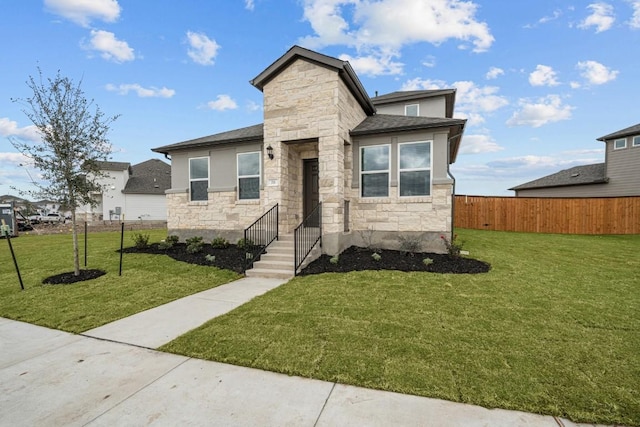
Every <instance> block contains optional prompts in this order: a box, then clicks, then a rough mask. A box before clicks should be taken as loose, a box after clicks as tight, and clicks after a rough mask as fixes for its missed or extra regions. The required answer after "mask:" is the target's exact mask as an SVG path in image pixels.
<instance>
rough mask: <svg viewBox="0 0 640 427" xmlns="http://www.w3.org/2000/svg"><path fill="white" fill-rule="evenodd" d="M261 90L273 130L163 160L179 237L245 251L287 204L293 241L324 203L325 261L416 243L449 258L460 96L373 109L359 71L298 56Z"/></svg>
mask: <svg viewBox="0 0 640 427" xmlns="http://www.w3.org/2000/svg"><path fill="white" fill-rule="evenodd" d="M251 84H252V85H253V86H254V87H255V88H257V89H258V90H260V91H261V92H263V106H264V122H263V123H260V124H257V125H254V126H249V127H245V128H242V129H235V130H230V131H228V132H223V133H218V134H214V135H209V136H204V137H202V138H197V139H192V140H188V141H184V142H179V143H176V144H171V145H166V146H162V147H158V148H154V149H153V151H155V152H158V153H163V154H165V156H167V157H170V158H171V168H172V173H171V188H170V189H169V190H167V206H168V218H167V226H168V229H169V233H170V234H176V235H178V236H180V237H181V238H183V239H184V238H186V237H190V236H203V237H205V238H209V239H210V238H212V237H217V236H223V237H225V238H228V239H229V240H231V241H233V242H235V241H236V240H237V239H238V238H240V237H241V236H242V235H243V234H242V233H243V230H244V229H245V228H246V227H248V226H249V225H251V224H252V223H253V222H254V221H255V220H256V219H257V218H259V217H260V216H261V215H263V214H264V213H265V212H266V211H267V210H269V209H270V208H272V207H273V206H275V205H276V203H277V204H278V211H279V215H278V220H279V221H278V222H279V224H278V229H279V233H280V234H290V233H293V230H294V229H295V228H296V227H297V226H298V225H299V224H300V223H301V222H302V221H303V219H304V218H305V217H307V216H308V215H309V214H310V213H311V212H312V211H313V210H314V208H315V207H316V206H318V204H319V203H321V209H322V211H321V218H322V252H324V253H327V254H337V253H340V252H341V251H342V250H344V249H345V248H347V247H349V246H351V245H353V244H363V240H365V239H368V240H369V241H370V242H373V243H374V244H376V245H378V246H381V247H396V248H397V247H398V246H399V239H400V238H402V237H407V236H411V237H412V238H419V239H420V240H419V242H420V244H421V245H422V248H423V249H424V250H433V251H439V252H442V251H444V250H445V248H444V245H443V242H442V239H441V238H440V236H441V235H443V234H444V235H448V234H449V233H451V231H452V209H453V200H452V199H453V198H452V194H453V190H454V178H453V176H452V175H451V174H450V173H449V164H451V163H453V162H454V161H455V159H456V155H457V153H458V149H459V147H460V143H461V139H462V133H463V130H464V126H465V123H466V120H463V119H455V118H453V111H454V103H455V90H421V91H410V92H394V93H391V94H388V95H382V96H376V97H373V98H370V97H369V95H368V94H367V92H366V91H365V89H364V88H363V86H362V84H361V82H360V80H359V79H358V77H357V75H356V74H355V72H354V70H353V69H352V68H351V65H350V64H349V63H348V62H346V61H342V60H340V59H337V58H333V57H330V56H326V55H323V54H320V53H317V52H314V51H311V50H307V49H304V48H301V47H299V46H294V47H292V48H291V49H290V50H289V51H287V52H286V53H285V54H284V55H283V56H282V57H280V58H279V59H277V60H276V61H275V62H274V63H272V64H271V65H269V66H268V67H267V68H266V69H265V70H264V71H262V72H261V73H260V74H258V75H257V77H255V78H254V79H253V80H251Z"/></svg>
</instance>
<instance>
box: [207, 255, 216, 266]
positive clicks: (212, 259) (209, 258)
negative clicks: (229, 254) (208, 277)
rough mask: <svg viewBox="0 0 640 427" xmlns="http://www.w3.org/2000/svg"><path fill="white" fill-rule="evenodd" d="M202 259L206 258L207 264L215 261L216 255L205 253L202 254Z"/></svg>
mask: <svg viewBox="0 0 640 427" xmlns="http://www.w3.org/2000/svg"><path fill="white" fill-rule="evenodd" d="M204 259H206V260H207V262H208V263H209V264H213V263H214V262H216V256H215V255H210V254H207V255H205V256H204Z"/></svg>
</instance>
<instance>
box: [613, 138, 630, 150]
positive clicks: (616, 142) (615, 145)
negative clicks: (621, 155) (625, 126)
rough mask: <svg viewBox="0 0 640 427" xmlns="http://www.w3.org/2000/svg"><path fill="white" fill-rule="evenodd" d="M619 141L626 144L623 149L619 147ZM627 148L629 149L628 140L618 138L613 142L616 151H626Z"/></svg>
mask: <svg viewBox="0 0 640 427" xmlns="http://www.w3.org/2000/svg"><path fill="white" fill-rule="evenodd" d="M618 141H622V142H624V145H623V146H622V147H618ZM625 148H627V138H618V139H614V140H613V149H614V150H624V149H625Z"/></svg>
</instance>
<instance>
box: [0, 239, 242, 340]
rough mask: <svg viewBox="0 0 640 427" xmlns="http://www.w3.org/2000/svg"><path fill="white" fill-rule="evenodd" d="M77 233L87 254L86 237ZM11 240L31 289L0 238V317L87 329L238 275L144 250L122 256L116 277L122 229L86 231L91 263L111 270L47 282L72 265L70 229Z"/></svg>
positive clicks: (70, 329)
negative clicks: (91, 277)
mask: <svg viewBox="0 0 640 427" xmlns="http://www.w3.org/2000/svg"><path fill="white" fill-rule="evenodd" d="M143 233H145V234H149V235H150V237H151V239H150V242H158V241H160V240H161V239H163V238H164V237H165V236H166V234H167V231H166V230H149V231H143ZM132 234H133V233H132V232H130V231H127V232H125V240H124V246H125V247H127V246H132V245H133V241H132V240H131V235H132ZM80 238H81V242H80V245H81V260H83V255H82V248H83V247H84V246H83V238H84V235H81V236H80ZM11 243H12V245H13V247H14V250H15V252H16V256H17V259H18V264H19V266H20V270H21V273H22V278H23V281H24V284H25V288H26V289H25V290H24V291H21V290H20V285H19V282H18V278H17V275H16V272H15V268H14V265H13V261H12V259H11V254H10V252H9V246H8V244H7V242H6V240H4V239H3V240H0V316H1V317H7V318H10V319H15V320H21V321H25V322H29V323H34V324H37V325H42V326H47V327H50V328H56V329H62V330H64V331H68V332H76V333H77V332H83V331H86V330H88V329H92V328H95V327H97V326H100V325H103V324H105V323H109V322H111V321H114V320H117V319H120V318H122V317H126V316H129V315H131V314H134V313H138V312H140V311H143V310H146V309H149V308H152V307H156V306H158V305H161V304H164V303H167V302H169V301H172V300H175V299H177V298H181V297H183V296H186V295H190V294H193V293H196V292H199V291H202V290H205V289H209V288H213V287H216V286H218V285H221V284H224V283H228V282H230V281H232V280H235V279H237V278H238V277H239V276H238V275H237V274H236V273H233V272H231V271H227V270H218V269H215V268H212V267H201V266H196V265H190V264H186V263H182V262H178V261H174V260H173V259H171V258H169V257H167V256H158V255H145V254H124V256H123V261H124V263H123V271H122V276H118V266H119V258H120V254H119V253H118V252H117V250H118V249H119V248H120V233H119V232H102V233H90V234H89V235H88V262H87V268H92V269H102V270H105V271H106V272H107V274H106V275H104V276H102V277H100V278H98V279H95V280H90V281H86V282H79V283H75V284H71V285H42V280H43V279H45V278H46V277H48V276H51V275H54V274H59V273H64V272H68V271H73V246H72V245H73V243H72V239H71V235H70V234H62V235H61V234H58V235H46V236H36V235H27V234H22V235H21V236H20V237H18V238H15V239H11ZM81 268H84V262H83V261H81Z"/></svg>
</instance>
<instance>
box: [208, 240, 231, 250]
mask: <svg viewBox="0 0 640 427" xmlns="http://www.w3.org/2000/svg"><path fill="white" fill-rule="evenodd" d="M211 247H212V248H216V249H226V248H228V247H229V241H228V240H227V239H225V238H224V237H216V238H215V239H213V240H212V241H211Z"/></svg>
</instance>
